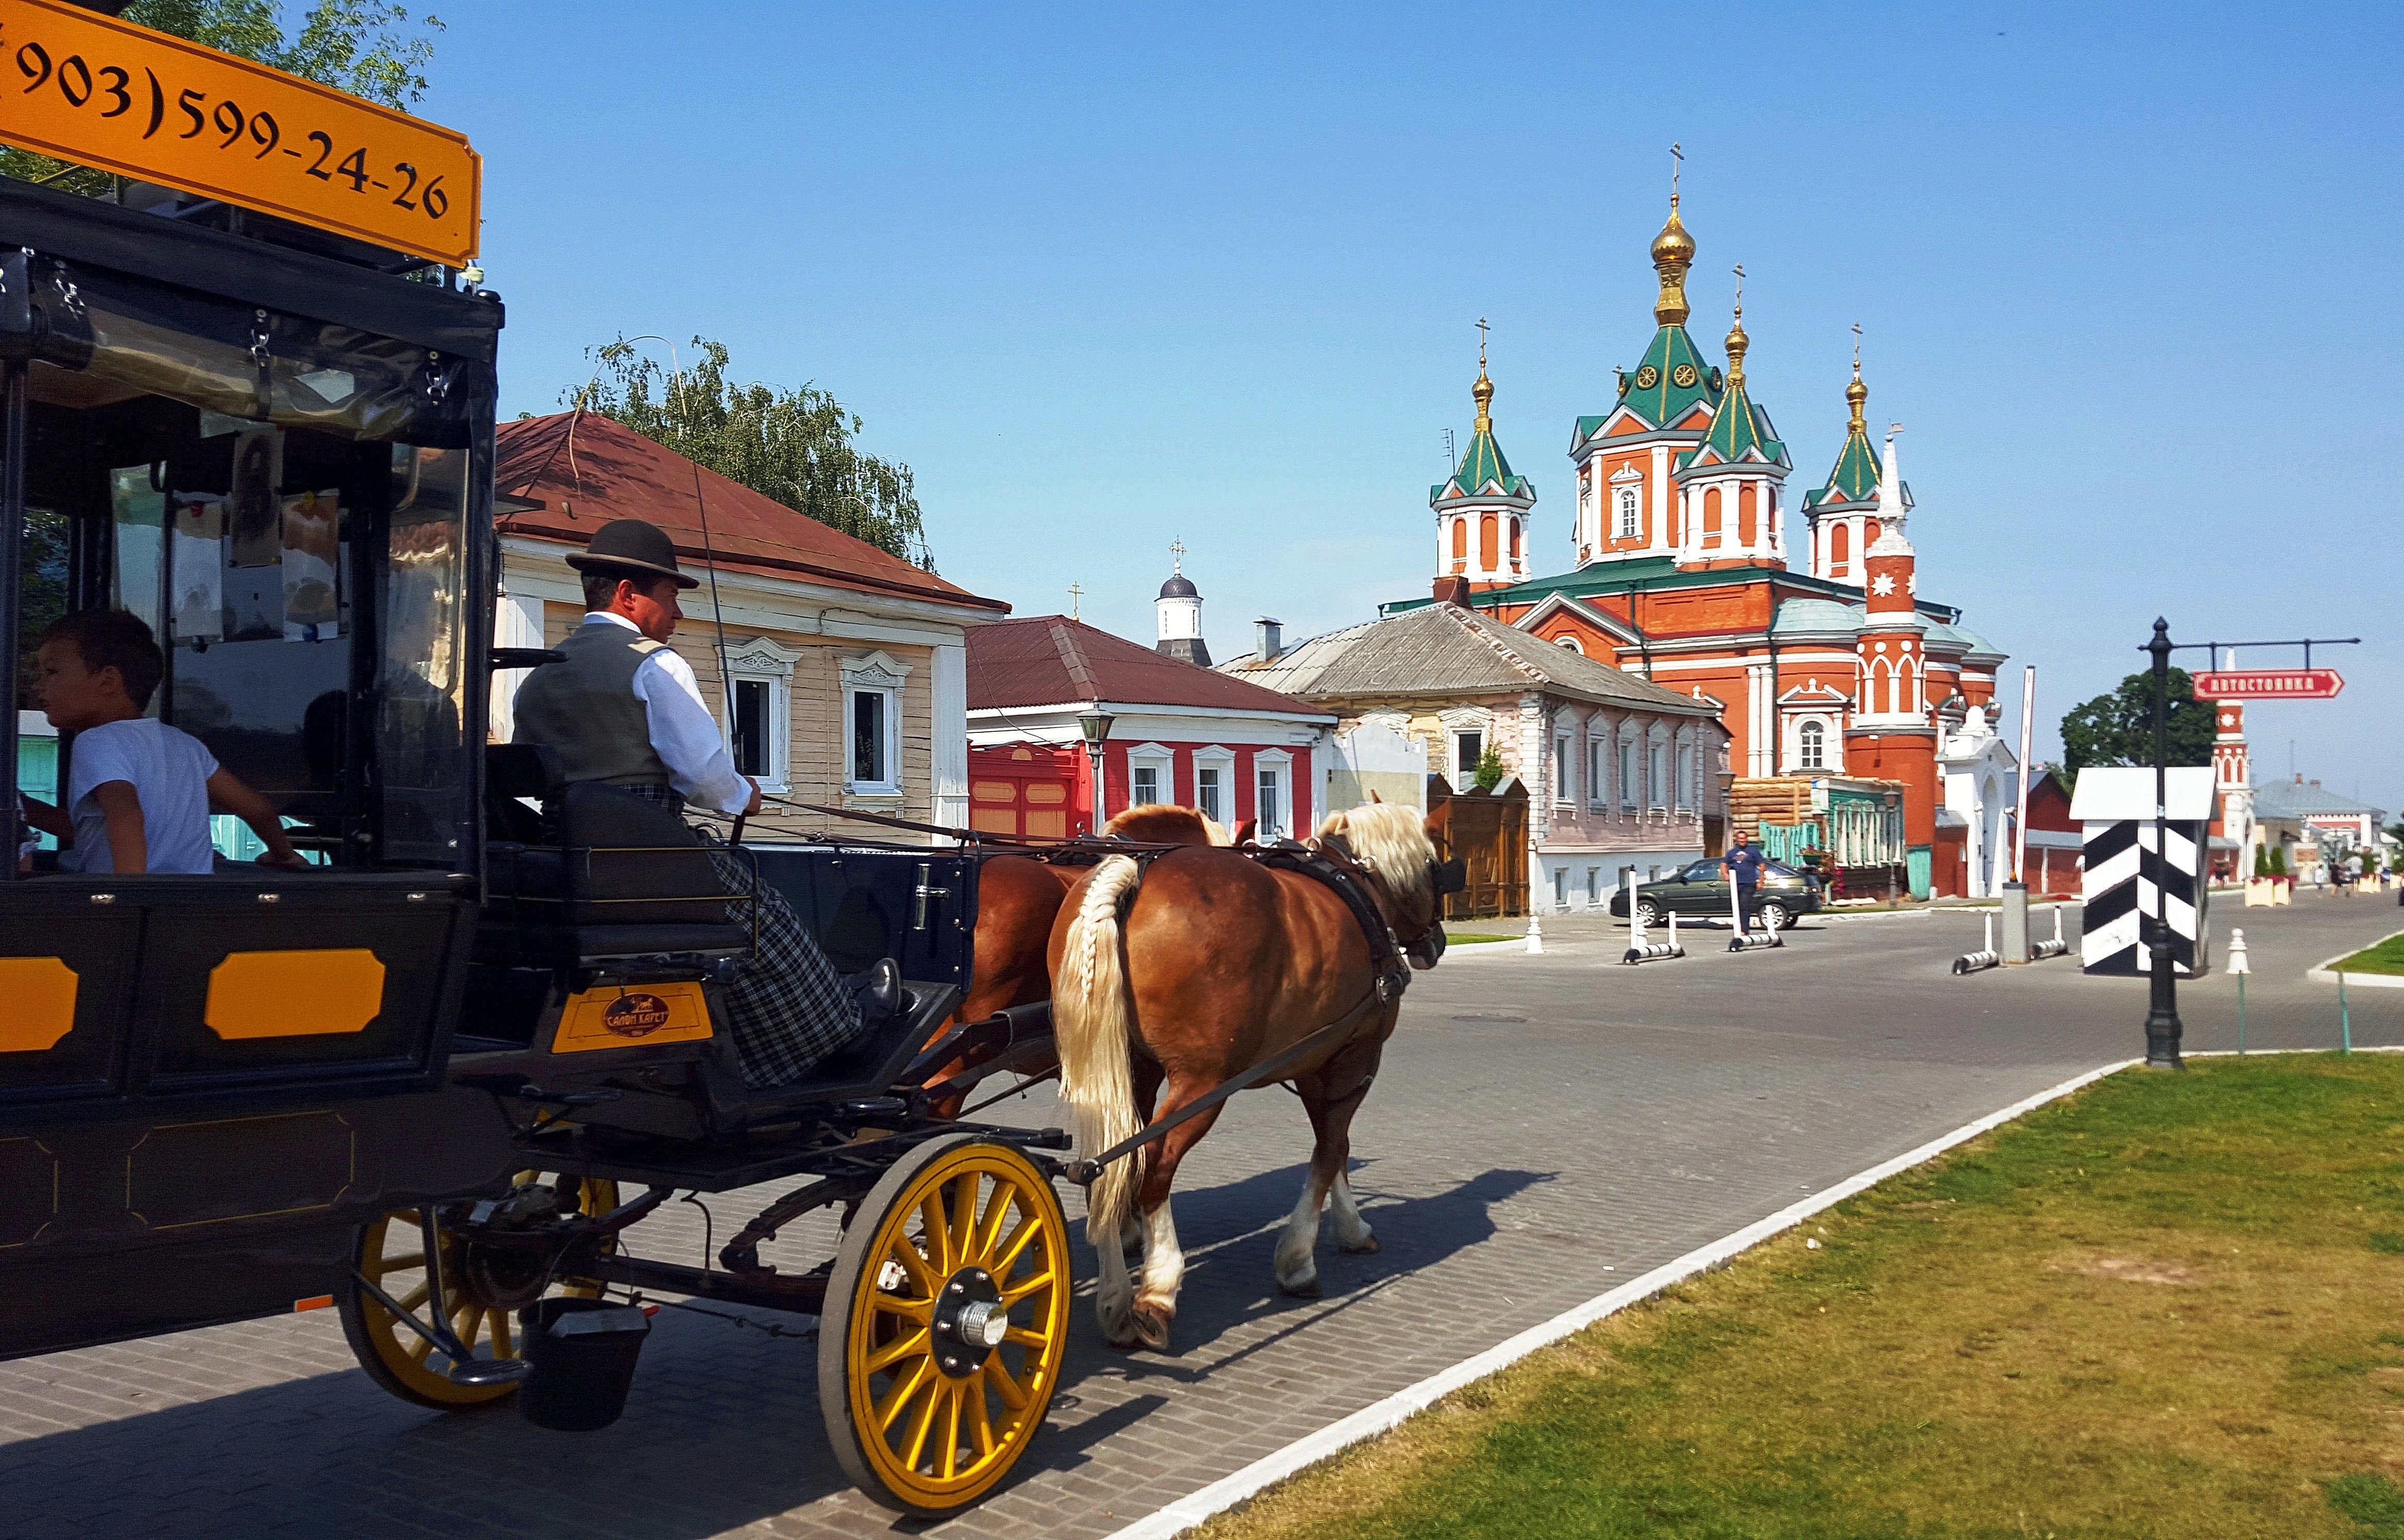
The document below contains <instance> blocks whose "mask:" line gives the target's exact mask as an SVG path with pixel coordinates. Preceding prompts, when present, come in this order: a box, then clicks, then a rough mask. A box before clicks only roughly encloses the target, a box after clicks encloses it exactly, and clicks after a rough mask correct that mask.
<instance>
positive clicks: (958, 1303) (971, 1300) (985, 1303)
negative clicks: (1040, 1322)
mask: <svg viewBox="0 0 2404 1540" xmlns="http://www.w3.org/2000/svg"><path fill="white" fill-rule="evenodd" d="M1009 1335H1010V1307H1009V1306H1007V1305H1005V1304H1003V1303H1002V1302H1001V1290H1000V1288H999V1286H997V1285H996V1284H995V1282H994V1281H993V1275H992V1274H991V1273H988V1272H986V1271H985V1269H984V1268H983V1267H963V1268H961V1269H960V1270H959V1271H958V1272H956V1273H954V1274H953V1275H952V1276H951V1277H950V1278H949V1279H947V1280H945V1281H944V1283H943V1289H942V1290H941V1291H940V1292H939V1293H938V1294H937V1295H935V1365H936V1366H937V1367H938V1368H940V1369H942V1370H943V1373H945V1374H947V1375H949V1376H951V1377H952V1378H953V1379H967V1378H968V1377H969V1376H971V1375H972V1374H975V1373H976V1372H977V1371H978V1370H980V1369H982V1368H984V1367H985V1360H986V1359H988V1358H990V1357H992V1356H993V1351H994V1350H995V1349H996V1348H999V1347H1000V1346H1001V1343H1002V1339H1003V1338H1004V1337H1008V1336H1009Z"/></svg>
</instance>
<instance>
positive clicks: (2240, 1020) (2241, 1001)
mask: <svg viewBox="0 0 2404 1540" xmlns="http://www.w3.org/2000/svg"><path fill="white" fill-rule="evenodd" d="M2253 971H2254V964H2253V963H2252V962H2251V961H2250V960H2249V959H2247V958H2246V956H2245V932H2244V931H2242V930H2237V931H2229V973H2233V974H2235V975H2236V978H2237V1051H2238V1052H2239V1053H2240V1054H2243V1053H2244V1052H2245V975H2246V974H2248V973H2252V972H2253Z"/></svg>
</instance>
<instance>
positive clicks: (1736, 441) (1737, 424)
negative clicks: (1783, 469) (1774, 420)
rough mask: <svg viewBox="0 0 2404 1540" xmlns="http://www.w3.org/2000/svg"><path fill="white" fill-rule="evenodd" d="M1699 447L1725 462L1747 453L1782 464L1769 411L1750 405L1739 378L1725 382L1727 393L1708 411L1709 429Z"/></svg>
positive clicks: (1783, 448)
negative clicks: (1714, 408) (1773, 435)
mask: <svg viewBox="0 0 2404 1540" xmlns="http://www.w3.org/2000/svg"><path fill="white" fill-rule="evenodd" d="M1703 448H1705V449H1708V450H1710V451H1711V452H1712V453H1713V454H1714V455H1718V456H1719V457H1720V458H1721V459H1722V460H1724V461H1726V463H1728V464H1729V465H1734V464H1736V462H1738V461H1739V460H1741V459H1743V458H1744V457H1745V455H1748V454H1751V455H1756V456H1758V457H1759V458H1761V459H1764V460H1768V462H1769V463H1771V464H1772V465H1783V464H1785V463H1786V446H1785V445H1784V444H1782V443H1780V442H1779V441H1777V439H1775V438H1773V437H1772V436H1771V433H1770V427H1769V414H1768V413H1766V412H1764V411H1762V410H1761V408H1759V407H1757V406H1755V405H1754V404H1753V397H1752V396H1751V394H1749V393H1748V392H1747V391H1746V390H1745V388H1744V381H1743V380H1742V379H1741V378H1739V379H1735V380H1731V381H1730V382H1728V387H1727V394H1726V396H1724V397H1722V398H1721V399H1720V405H1719V410H1718V411H1717V412H1714V413H1712V430H1711V432H1710V433H1709V434H1708V435H1706V436H1705V437H1704V439H1703ZM1688 458H1692V456H1691V455H1690V456H1688Z"/></svg>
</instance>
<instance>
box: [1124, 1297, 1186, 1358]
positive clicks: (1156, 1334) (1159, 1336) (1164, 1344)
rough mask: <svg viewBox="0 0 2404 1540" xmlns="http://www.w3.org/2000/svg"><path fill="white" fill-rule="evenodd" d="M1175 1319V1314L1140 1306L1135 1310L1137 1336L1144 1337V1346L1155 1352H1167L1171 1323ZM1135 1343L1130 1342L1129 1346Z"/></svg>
mask: <svg viewBox="0 0 2404 1540" xmlns="http://www.w3.org/2000/svg"><path fill="white" fill-rule="evenodd" d="M1174 1320H1176V1317H1175V1316H1174V1315H1173V1314H1169V1313H1166V1312H1163V1311H1159V1310H1148V1309H1143V1308H1142V1307H1141V1306H1138V1307H1137V1308H1136V1312H1135V1331H1136V1336H1137V1337H1140V1338H1141V1339H1142V1345H1143V1346H1144V1347H1147V1348H1150V1349H1151V1350H1152V1351H1154V1352H1166V1351H1167V1350H1168V1326H1169V1323H1170V1322H1172V1321H1174ZM1133 1345H1134V1344H1129V1346H1133Z"/></svg>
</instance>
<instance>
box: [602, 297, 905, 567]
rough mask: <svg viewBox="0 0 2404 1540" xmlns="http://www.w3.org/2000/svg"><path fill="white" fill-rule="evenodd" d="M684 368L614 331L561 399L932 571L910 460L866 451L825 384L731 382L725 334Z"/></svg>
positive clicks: (698, 342) (854, 422) (851, 418)
mask: <svg viewBox="0 0 2404 1540" xmlns="http://www.w3.org/2000/svg"><path fill="white" fill-rule="evenodd" d="M692 345H693V346H694V347H696V348H698V349H700V352H701V356H700V357H699V358H698V360H696V361H695V362H694V363H693V365H692V368H690V369H662V368H661V367H660V365H659V363H658V362H657V360H655V359H651V358H648V357H643V356H642V355H641V354H640V353H638V352H636V348H635V344H634V343H630V342H628V341H627V340H626V339H625V338H623V337H621V338H619V339H618V340H617V341H616V342H614V343H608V344H607V345H605V346H602V347H599V348H595V349H593V350H592V351H591V352H590V354H588V357H593V358H594V359H596V360H597V361H598V363H599V364H600V369H599V371H598V372H597V373H596V374H595V375H594V380H593V382H592V383H591V384H590V385H584V386H582V387H580V388H579V389H576V390H570V391H567V392H565V393H564V394H563V395H562V396H561V397H560V400H561V403H562V404H563V405H566V406H571V407H581V408H582V409H583V410H585V411H587V412H593V413H599V414H600V415H602V416H605V417H608V418H609V419H610V420H612V421H614V422H619V423H622V424H624V425H625V426H626V427H631V428H633V429H634V430H635V431H636V432H637V433H640V434H642V435H643V436H644V437H646V438H649V439H654V440H656V441H659V442H661V443H664V444H665V445H667V446H668V447H669V448H670V449H673V450H675V451H676V452H677V453H678V454H679V455H683V456H685V457H686V458H687V459H689V460H693V461H696V462H698V463H699V464H702V465H706V466H707V467H708V468H709V469H712V470H715V471H717V472H718V473H719V474H720V475H721V476H723V477H725V478H726V479H727V480H729V481H733V482H740V483H742V484H743V485H745V486H748V487H749V488H750V489H751V490H752V491H754V492H757V493H759V494H760V495H761V496H762V497H769V498H773V499H774V500H775V501H776V502H780V503H782V504H784V505H785V506H786V507H787V508H790V509H791V510H793V511H795V512H797V513H805V514H807V515H808V516H809V517H811V518H813V519H816V520H817V521H818V523H820V524H822V525H829V526H831V527H832V528H835V529H840V530H842V531H843V532H844V533H845V534H846V535H850V536H853V537H855V538H856V539H863V540H866V541H867V542H868V543H869V544H871V545H873V546H874V547H876V548H877V549H878V550H880V551H884V552H888V553H891V554H893V555H896V556H899V557H901V559H902V560H903V561H905V562H914V563H915V564H917V565H918V566H920V567H925V568H926V569H927V570H928V571H929V572H932V571H933V570H934V569H935V562H934V557H933V555H932V553H929V551H928V549H927V532H926V527H925V525H924V523H923V521H922V519H921V517H920V513H919V509H918V495H917V491H916V486H915V481H914V479H913V477H912V475H911V471H910V468H909V467H908V466H906V465H901V464H899V463H896V462H894V461H890V460H881V459H878V458H877V457H876V456H875V455H863V454H861V453H860V450H859V448H858V446H857V445H856V444H855V443H854V442H853V438H854V436H855V435H856V434H858V433H859V432H860V428H861V427H862V426H864V425H863V424H862V423H861V421H860V415H859V414H858V413H854V412H849V411H846V410H845V408H844V406H843V403H842V402H840V401H838V400H836V399H834V397H833V396H832V395H831V394H829V393H828V392H826V391H823V390H820V389H818V388H817V387H816V386H814V385H803V386H802V387H801V388H800V389H798V390H785V389H780V388H777V387H775V386H771V385H762V384H760V383H758V382H756V381H755V382H753V383H752V384H750V385H731V384H729V383H728V381H727V378H726V366H727V361H728V359H729V357H731V356H730V355H729V354H728V352H727V349H726V346H725V344H724V343H713V342H709V341H707V340H706V339H704V338H700V337H695V338H694V339H693V340H692Z"/></svg>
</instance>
